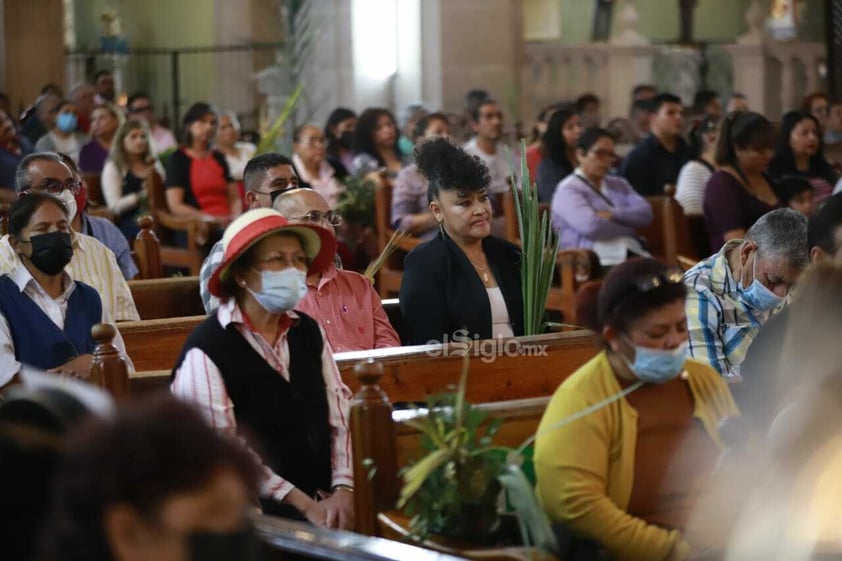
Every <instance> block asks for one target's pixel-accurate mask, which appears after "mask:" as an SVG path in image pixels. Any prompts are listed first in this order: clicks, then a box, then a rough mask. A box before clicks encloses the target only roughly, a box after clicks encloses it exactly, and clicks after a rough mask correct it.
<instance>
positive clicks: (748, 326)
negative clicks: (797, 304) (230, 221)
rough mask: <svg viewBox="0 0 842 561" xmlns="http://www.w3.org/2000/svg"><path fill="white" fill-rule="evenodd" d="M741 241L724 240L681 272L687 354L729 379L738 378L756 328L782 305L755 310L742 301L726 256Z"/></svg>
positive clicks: (757, 329)
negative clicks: (718, 248)
mask: <svg viewBox="0 0 842 561" xmlns="http://www.w3.org/2000/svg"><path fill="white" fill-rule="evenodd" d="M742 243H743V241H742V240H731V241H729V242H727V243H726V244H725V245H724V246H722V249H721V250H719V253H717V254H715V255H712V256H711V257H708V258H707V259H705V260H704V261H702V262H700V263H698V264H697V265H696V266H695V267H693V268H692V269H690V270H689V271H687V272H686V273H685V274H684V283H685V284H686V285H687V287H688V291H687V304H686V312H687V327H688V329H689V332H690V356H692V357H693V358H695V359H696V360H700V361H702V362H706V363H708V364H710V365H711V366H712V367H713V368H714V369H715V370H716V371H718V372H719V374H720V375H722V376H724V377H726V378H729V379H731V380H732V381H738V380H740V365H741V364H742V363H743V360H745V356H746V353H747V352H748V348H749V346H751V342H752V341H753V340H754V338H755V337H756V336H757V332H758V331H760V328H761V327H762V326H763V324H765V323H766V321H768V319H769V318H770V317H771V316H772V315H773V314H774V313H776V312H778V311H780V310H781V309H782V307H780V308H778V309H776V310H773V311H771V312H758V311H756V310H752V309H751V308H750V307H749V306H748V304H746V303H745V301H744V299H743V296H742V293H741V291H740V287H739V283H738V281H737V280H736V279H735V278H734V276H733V274H732V273H731V268H730V267H729V266H728V257H727V254H728V252H729V250H731V249H734V248H736V247H738V246H739V245H740V244H742Z"/></svg>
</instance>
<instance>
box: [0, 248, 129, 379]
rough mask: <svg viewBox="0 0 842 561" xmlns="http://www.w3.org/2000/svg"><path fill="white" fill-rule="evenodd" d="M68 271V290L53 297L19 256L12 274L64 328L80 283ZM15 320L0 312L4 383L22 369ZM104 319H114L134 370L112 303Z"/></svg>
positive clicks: (117, 337)
mask: <svg viewBox="0 0 842 561" xmlns="http://www.w3.org/2000/svg"><path fill="white" fill-rule="evenodd" d="M63 274H64V285H65V287H66V288H65V289H64V292H63V293H62V294H61V296H59V297H58V298H53V297H52V296H50V295H49V294H47V292H46V291H45V290H44V289H43V288H42V287H41V285H40V284H38V282H37V281H36V280H35V279H34V278H32V274H31V273H30V272H29V270H28V269H27V268H26V267H24V266H23V263H21V262H20V258H18V265H17V267H16V268H15V269H14V270H13V271H12V272H11V273H10V274H9V278H11V279H12V281H14V283H15V284H16V285H17V287H18V288H19V289H20V291H21V292H23V293H24V294H25V295H26V296H28V297H29V298H30V299H31V300H32V301H33V302H35V305H36V306H38V308H39V309H40V310H41V311H42V312H44V313H45V314H47V317H49V318H50V320H51V321H52V322H53V323H54V324H56V326H58V328H59V329H61V330H64V318H65V317H66V316H67V302H68V300H69V299H70V295H71V294H73V291H74V290H75V289H76V283H75V282H74V281H73V279H72V278H70V275H69V274H67V272H65V273H63ZM10 319H11V321H14V318H8V319H7V318H6V316H4V315H3V314H0V386H5V385H6V384H8V383H9V382H10V381H11V379H12V377H13V376H14V375H15V374H17V373H18V372H19V371H20V369H21V366H22V365H21V363H20V362H18V361H17V360H15V346H14V343H13V342H12V330H11V327H10V326H9V320H10ZM102 323H110V324H112V325H114V329H115V331H116V335H115V336H114V346H116V347H117V350H119V351H120V354H121V355H122V356H123V358H125V359H126V360H127V361H128V367H129V371H130V372H132V371H134V365H133V364H132V362H131V359H129V357H128V355H127V354H126V346H125V344H124V343H123V337H122V336H121V335H120V331H119V330H117V327H116V325H115V324H114V321H113V320H112V319H111V316H110V314H109V313H108V306H106V305H105V304H103V306H102Z"/></svg>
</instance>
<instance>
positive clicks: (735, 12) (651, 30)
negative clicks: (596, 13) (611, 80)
mask: <svg viewBox="0 0 842 561" xmlns="http://www.w3.org/2000/svg"><path fill="white" fill-rule="evenodd" d="M556 1H558V2H559V3H560V4H561V39H562V41H564V42H565V43H584V42H587V41H588V40H589V39H590V33H591V22H592V18H593V10H594V5H595V3H596V1H595V0H556ZM750 3H751V2H750V0H698V4H697V7H696V11H695V19H694V38H695V39H696V40H697V41H701V42H717V43H721V42H725V43H727V42H731V41H733V40H734V39H736V38H737V37H738V36H739V35H741V34H742V33H743V32H745V30H746V23H745V13H746V11H747V10H748V7H749V5H750ZM614 4H615V7H614V14H613V20H614V29H615V31H616V30H617V29H618V28H619V16H620V12H621V10H622V7H623V5H624V2H623V0H615V2H614ZM678 4H679V2H678V0H635V6H636V7H637V11H638V14H639V17H640V19H639V21H638V30H639V31H640V33H641V34H642V35H644V36H645V37H647V38H649V40H651V41H652V42H655V43H661V42H671V41H674V40H676V39H677V38H678V30H679V23H678V14H679V9H678ZM822 13H823V9H822V2H821V0H807V1H806V4H805V8H804V9H803V14H804V22H803V25H802V29H801V38H802V39H805V40H822V39H823V37H824V30H823V20H822Z"/></svg>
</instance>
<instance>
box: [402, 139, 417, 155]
mask: <svg viewBox="0 0 842 561" xmlns="http://www.w3.org/2000/svg"><path fill="white" fill-rule="evenodd" d="M414 149H415V144H413V143H412V141H411V140H410V139H409V138H407V137H405V136H404V135H401V137H400V138H399V139H398V150H400V151H401V154H403V155H404V156H409V155H410V154H412V151H413V150H414Z"/></svg>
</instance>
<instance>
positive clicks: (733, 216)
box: [703, 112, 779, 251]
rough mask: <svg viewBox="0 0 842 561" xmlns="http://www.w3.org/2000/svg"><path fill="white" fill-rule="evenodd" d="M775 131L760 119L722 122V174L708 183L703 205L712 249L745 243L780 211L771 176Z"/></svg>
mask: <svg viewBox="0 0 842 561" xmlns="http://www.w3.org/2000/svg"><path fill="white" fill-rule="evenodd" d="M775 138H776V133H775V127H774V125H773V124H772V123H770V122H769V120H768V119H767V118H766V117H764V116H763V115H761V114H759V113H752V112H747V113H731V114H729V115H728V117H726V118H725V120H724V121H723V122H722V125H721V127H720V129H719V140H718V143H717V146H716V153H715V155H714V159H715V161H716V165H717V166H719V168H720V169H718V170H716V171H715V172H714V173H713V175H712V176H711V178H710V180H709V181H708V184H707V188H706V189H705V200H704V204H703V209H704V215H705V225H706V226H707V231H708V236H709V237H710V248H711V250H712V251H719V249H720V248H721V247H722V245H723V244H724V243H725V242H727V241H729V240H737V239H742V238H743V237H744V236H745V234H746V232H747V231H748V229H749V228H750V227H751V225H752V224H754V223H755V222H756V221H757V219H758V218H760V217H761V216H763V215H764V214H766V213H767V212H769V211H770V210H773V209H775V208H777V207H778V206H779V201H778V197H777V196H776V195H775V190H774V189H773V188H772V183H771V181H770V180H769V179H768V178H767V176H766V170H767V168H768V167H769V162H771V161H772V151H773V149H774V146H775Z"/></svg>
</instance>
